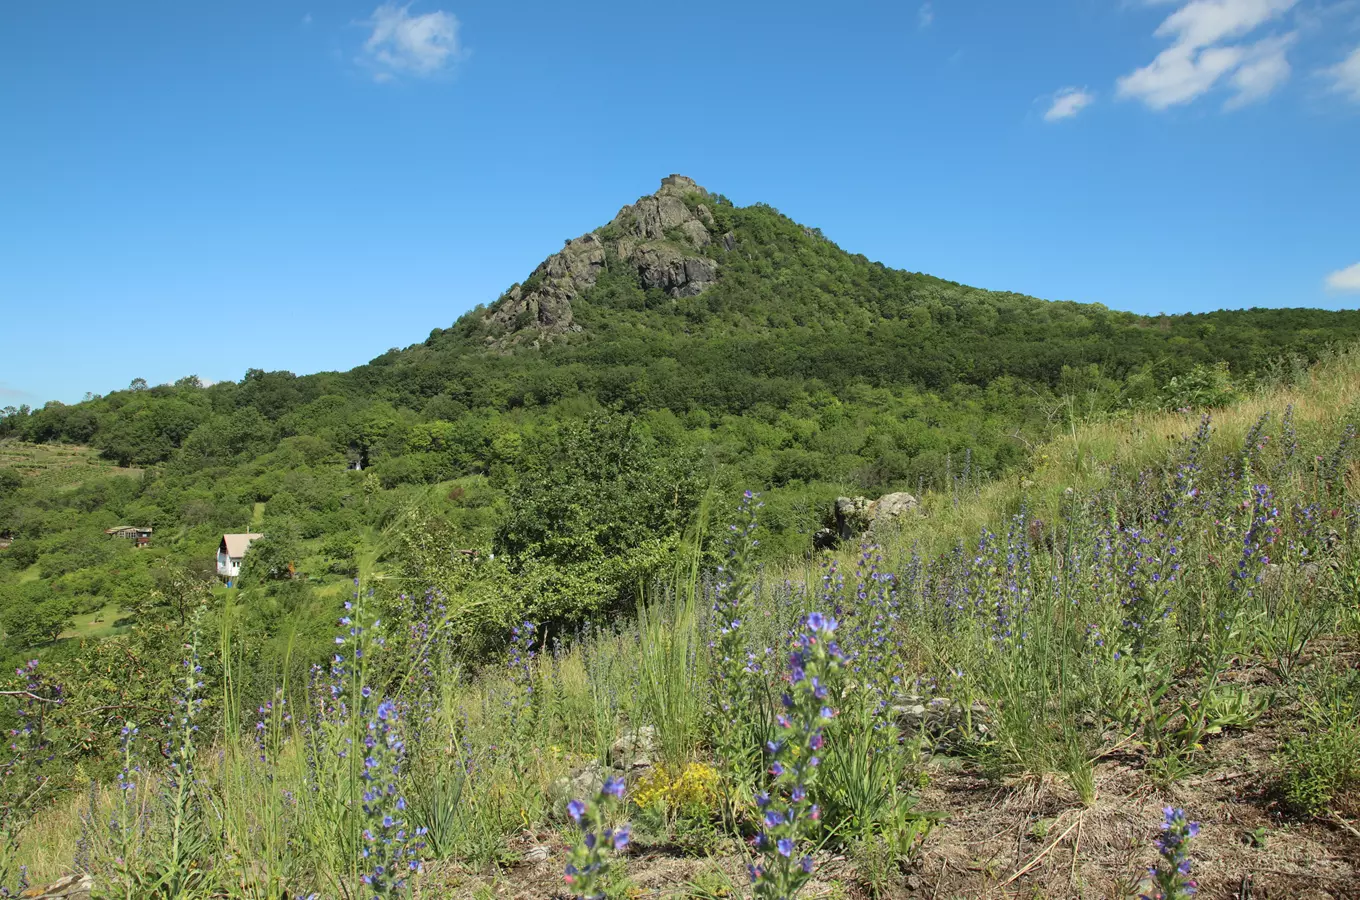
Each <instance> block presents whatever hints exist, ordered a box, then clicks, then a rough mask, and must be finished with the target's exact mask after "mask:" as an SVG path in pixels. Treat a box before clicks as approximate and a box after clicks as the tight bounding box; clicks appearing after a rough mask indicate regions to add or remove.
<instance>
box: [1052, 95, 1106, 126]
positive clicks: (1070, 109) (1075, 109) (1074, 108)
mask: <svg viewBox="0 0 1360 900" xmlns="http://www.w3.org/2000/svg"><path fill="white" fill-rule="evenodd" d="M1095 99H1096V98H1095V95H1094V94H1092V93H1090V92H1089V91H1087V90H1086V89H1085V88H1075V87H1065V88H1063V89H1062V90H1060V91H1058V92H1057V93H1056V94H1054V95H1053V102H1052V104H1050V105H1049V107H1048V112H1046V113H1044V121H1045V122H1059V121H1061V120H1063V119H1070V118H1072V117H1073V116H1075V115H1076V114H1077V113H1079V112H1081V111H1082V110H1083V109H1085V108H1086V107H1088V106H1090V105H1091V104H1092V103H1093V102H1095Z"/></svg>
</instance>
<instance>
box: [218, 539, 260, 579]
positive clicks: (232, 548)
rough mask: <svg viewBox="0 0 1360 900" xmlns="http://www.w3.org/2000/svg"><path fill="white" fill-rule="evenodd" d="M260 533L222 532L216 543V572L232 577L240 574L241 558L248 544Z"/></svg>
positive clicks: (225, 576)
mask: <svg viewBox="0 0 1360 900" xmlns="http://www.w3.org/2000/svg"><path fill="white" fill-rule="evenodd" d="M262 537H264V535H262V534H224V535H222V543H220V544H218V545H217V574H218V575H221V576H222V577H223V578H226V579H232V578H236V577H238V576H239V575H240V574H241V560H243V559H245V555H246V551H247V550H249V549H250V545H251V544H253V543H254V542H255V541H258V540H259V539H260V538H262Z"/></svg>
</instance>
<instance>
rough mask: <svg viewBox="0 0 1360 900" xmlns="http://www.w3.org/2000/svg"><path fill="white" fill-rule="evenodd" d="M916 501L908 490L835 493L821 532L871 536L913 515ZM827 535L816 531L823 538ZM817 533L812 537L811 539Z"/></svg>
mask: <svg viewBox="0 0 1360 900" xmlns="http://www.w3.org/2000/svg"><path fill="white" fill-rule="evenodd" d="M919 506H920V503H919V501H917V499H916V498H915V497H913V496H912V495H911V494H908V493H895V494H884V495H883V496H882V497H879V498H878V499H877V500H869V499H868V498H866V497H837V498H836V502H835V504H833V505H832V508H831V518H830V520H829V521H828V522H827V523H826V528H825V529H823V531H825V532H829V533H830V534H831V535H835V537H836V538H837V539H838V540H842V541H848V540H853V539H855V538H856V537H859V536H860V535H869V536H871V537H872V536H874V534H875V533H879V534H881V533H882V532H883V531H885V530H887V529H890V528H897V527H900V526H901V524H902V521H903V520H904V519H906V518H907V517H908V516H910V515H914V514H915V512H916V509H917V508H918V507H919ZM828 536H829V535H824V534H823V533H822V532H818V537H820V538H821V539H822V540H823V541H825V539H826V538H827V537H828ZM815 540H817V537H814V541H815Z"/></svg>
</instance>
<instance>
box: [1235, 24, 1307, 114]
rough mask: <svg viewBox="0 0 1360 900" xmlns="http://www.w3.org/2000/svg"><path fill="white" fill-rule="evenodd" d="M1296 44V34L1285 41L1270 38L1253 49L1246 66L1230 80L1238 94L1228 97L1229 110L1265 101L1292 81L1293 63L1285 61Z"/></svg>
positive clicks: (1248, 53) (1248, 52) (1286, 37)
mask: <svg viewBox="0 0 1360 900" xmlns="http://www.w3.org/2000/svg"><path fill="white" fill-rule="evenodd" d="M1293 42H1294V39H1293V35H1286V36H1284V37H1282V38H1267V39H1266V40H1264V41H1260V42H1259V43H1257V44H1255V45H1254V46H1252V47H1251V48H1250V49H1249V50H1248V51H1247V55H1246V57H1245V59H1244V61H1243V63H1242V65H1240V66H1238V68H1237V71H1236V72H1233V74H1232V78H1230V79H1229V80H1228V83H1229V84H1230V85H1231V86H1232V88H1233V90H1234V91H1235V92H1236V93H1234V94H1233V96H1232V97H1230V98H1228V102H1227V103H1225V104H1224V106H1225V108H1227V109H1237V108H1238V107H1240V106H1246V105H1247V104H1249V103H1255V102H1256V101H1257V100H1264V99H1265V98H1266V97H1269V96H1270V95H1271V94H1272V93H1274V92H1275V89H1276V88H1277V87H1279V86H1280V85H1282V84H1284V83H1285V82H1286V81H1288V80H1289V74H1290V72H1291V71H1292V70H1291V69H1290V66H1289V60H1288V59H1287V58H1285V49H1286V48H1288V46H1289V45H1290V44H1292V43H1293Z"/></svg>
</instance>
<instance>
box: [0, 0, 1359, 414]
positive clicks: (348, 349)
mask: <svg viewBox="0 0 1360 900" xmlns="http://www.w3.org/2000/svg"><path fill="white" fill-rule="evenodd" d="M0 85H3V87H0V122H3V123H4V126H3V133H2V134H3V139H0V333H3V335H4V341H3V347H4V350H3V352H0V406H3V405H9V404H18V403H30V404H38V403H41V402H42V401H44V400H47V399H52V398H55V399H60V400H62V401H68V402H69V401H74V400H78V399H79V398H80V397H81V395H82V394H83V393H84V392H86V391H95V392H99V393H103V392H106V391H109V390H112V389H116V388H119V387H124V386H126V385H127V383H128V382H129V381H130V380H131V379H132V378H134V377H142V378H146V379H147V380H148V381H149V382H151V383H153V384H154V383H160V382H165V381H170V380H173V379H175V378H178V377H181V376H184V375H188V374H198V375H199V376H201V377H203V378H204V379H212V380H221V379H239V378H240V377H241V376H242V374H243V373H244V372H245V370H246V369H247V368H250V367H260V368H265V369H290V370H292V371H295V372H298V373H305V372H313V371H318V370H324V369H345V368H349V367H351V366H353V365H356V364H359V363H362V362H364V361H366V360H368V359H370V358H372V357H373V356H376V355H377V354H379V353H381V352H383V351H385V350H386V349H387V348H389V347H393V346H405V345H407V344H410V343H414V342H416V341H419V340H422V339H423V338H424V337H425V336H426V335H427V334H428V332H429V331H430V329H431V328H435V327H445V326H447V325H449V324H450V323H452V322H453V321H454V319H456V318H457V317H458V316H459V314H461V313H462V312H464V311H466V310H467V309H469V308H471V307H472V306H474V305H475V304H477V303H483V302H491V301H492V300H494V299H495V297H496V296H497V295H498V294H499V292H500V291H502V290H503V289H504V288H506V287H507V286H509V285H510V284H511V283H512V282H514V281H517V280H519V279H521V278H523V277H524V276H525V275H527V274H528V272H529V271H530V270H531V269H532V268H533V267H534V265H536V264H537V263H538V262H539V261H540V260H541V259H542V258H543V257H544V256H546V255H548V254H549V253H551V252H553V251H554V250H556V249H557V248H558V247H560V246H561V243H562V241H563V240H565V239H567V238H570V237H573V236H576V235H578V234H581V233H583V232H585V231H588V230H589V229H591V228H593V227H596V226H598V225H601V224H603V223H604V222H606V221H608V220H609V219H610V218H611V217H612V216H613V214H614V213H615V212H616V211H617V210H618V208H619V207H620V206H622V205H624V204H626V203H630V202H632V201H633V200H634V199H636V198H637V197H638V196H639V195H641V194H644V193H649V192H651V191H653V190H655V188H656V187H657V185H658V183H659V180H660V178H661V177H662V176H664V175H667V174H669V173H671V172H680V173H684V174H687V175H690V176H692V177H694V178H695V179H697V180H698V181H699V182H700V183H701V184H703V185H705V186H706V187H708V188H709V189H710V190H714V191H718V192H721V193H724V194H726V195H727V196H729V197H730V198H732V199H733V200H734V201H735V202H737V203H740V204H747V203H752V202H755V201H764V202H768V203H770V204H772V205H774V206H776V207H778V208H779V209H781V210H782V211H784V212H785V213H787V214H789V215H790V216H792V217H794V218H795V219H798V220H799V221H801V222H804V223H806V224H809V225H816V226H819V227H820V228H822V229H823V231H824V232H825V233H826V234H827V235H828V236H829V237H831V238H832V239H833V240H835V241H837V242H838V243H839V244H840V245H841V246H843V247H845V248H846V249H848V250H851V251H853V252H860V253H864V254H865V255H867V256H869V257H870V258H872V259H879V260H882V261H883V262H885V263H887V264H889V265H893V266H897V267H901V268H907V269H911V270H918V271H924V272H929V273H932V274H935V275H939V276H942V277H945V278H949V279H953V280H957V281H961V282H965V283H968V284H974V285H978V286H981V287H987V288H994V289H1001V290H1014V291H1020V292H1024V293H1029V294H1034V295H1036V296H1040V297H1046V298H1050V299H1071V300H1081V301H1097V302H1101V303H1104V304H1106V305H1108V306H1111V307H1115V308H1119V309H1128V310H1135V311H1139V312H1154V313H1155V312H1159V311H1167V312H1174V311H1185V310H1206V309H1213V308H1220V307H1244V306H1327V307H1340V306H1348V305H1355V304H1356V303H1357V302H1360V0H1312V2H1310V0H1193V2H1187V0H1171V2H1149V0H1122V2H1121V0H1054V2H1037V0H1036V2H1024V3H1020V2H1016V0H931V2H928V3H919V2H897V3H862V2H849V3H842V4H838V5H832V6H830V7H828V6H827V5H826V4H824V3H817V4H812V3H801V2H790V0H783V2H779V3H774V2H765V0H749V2H748V0H722V2H716V0H691V2H688V3H685V4H651V3H635V2H620V0H597V2H594V3H561V2H513V0H422V2H417V3H412V4H410V5H409V6H406V5H401V4H390V3H389V4H384V5H376V4H375V3H374V2H373V0H368V2H366V3H355V2H347V0H328V2H326V3H320V2H316V0H307V2H294V0H268V2H259V0H253V2H252V0H239V2H232V3H184V2H181V0H173V2H170V0H167V2H149V0H148V2H136V3H126V2H124V3H120V2H114V0H109V2H95V0H87V2H81V3H74V2H63V0H46V2H42V3H7V4H4V5H3V8H0Z"/></svg>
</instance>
